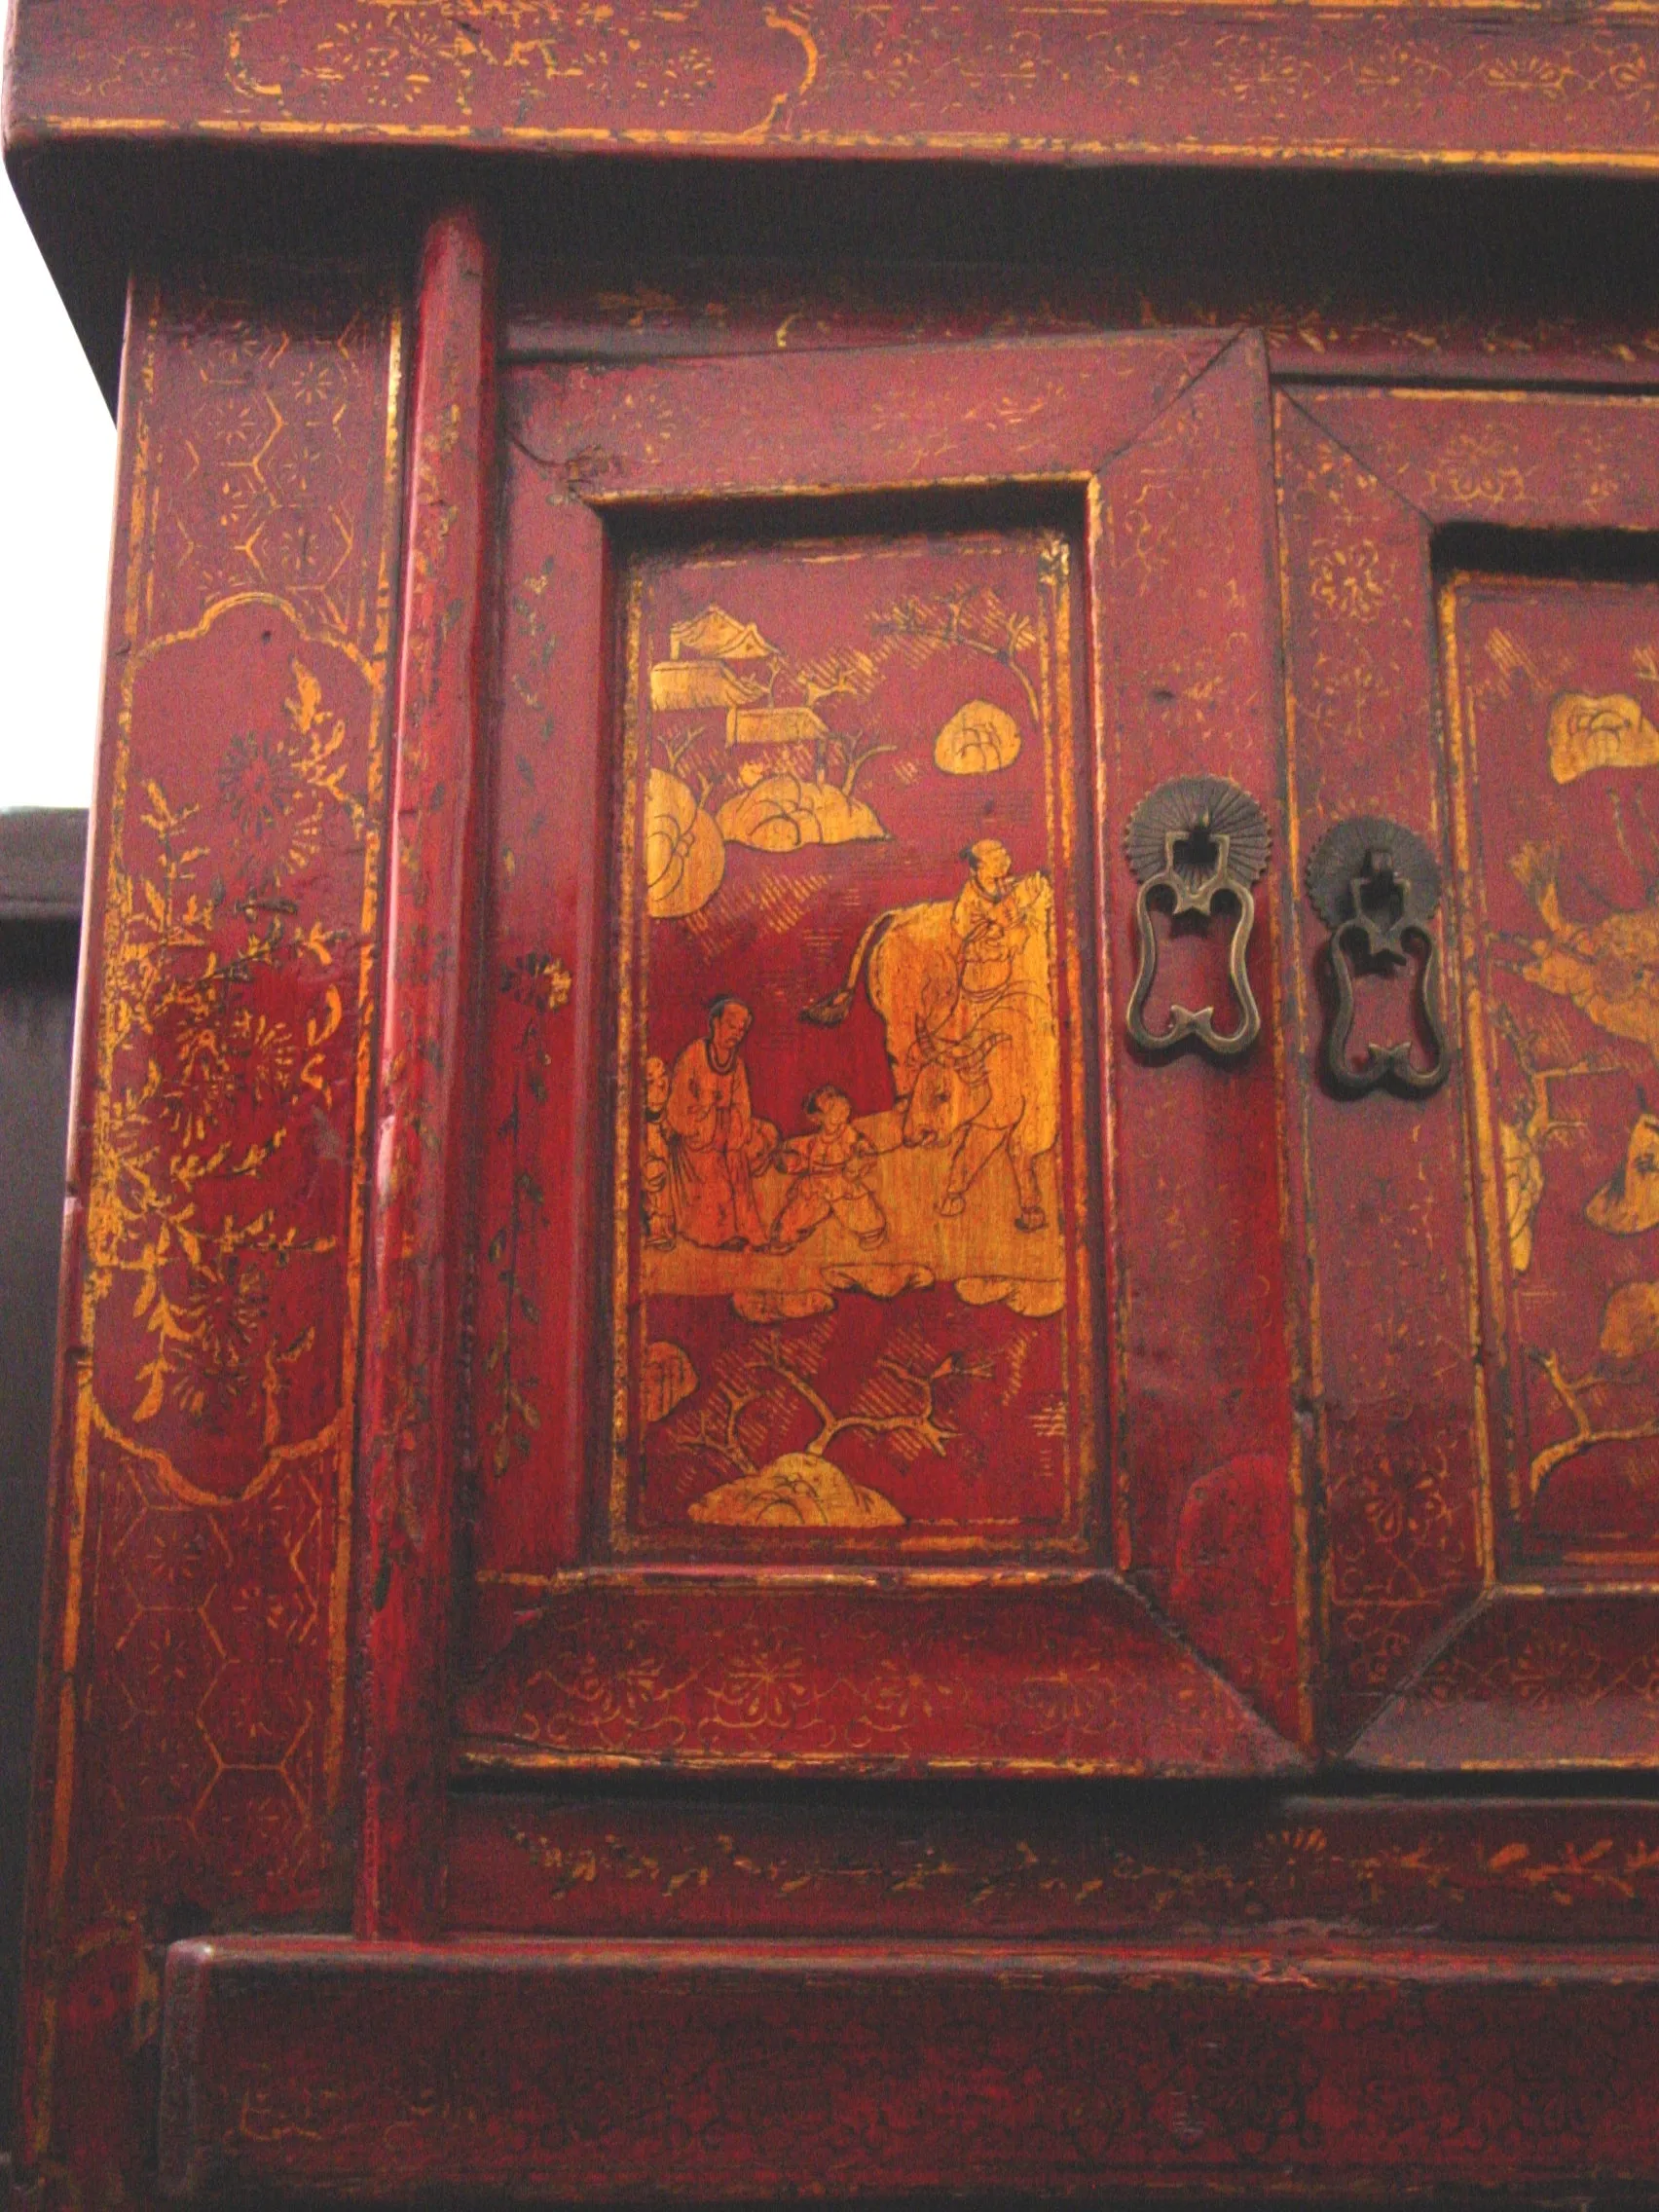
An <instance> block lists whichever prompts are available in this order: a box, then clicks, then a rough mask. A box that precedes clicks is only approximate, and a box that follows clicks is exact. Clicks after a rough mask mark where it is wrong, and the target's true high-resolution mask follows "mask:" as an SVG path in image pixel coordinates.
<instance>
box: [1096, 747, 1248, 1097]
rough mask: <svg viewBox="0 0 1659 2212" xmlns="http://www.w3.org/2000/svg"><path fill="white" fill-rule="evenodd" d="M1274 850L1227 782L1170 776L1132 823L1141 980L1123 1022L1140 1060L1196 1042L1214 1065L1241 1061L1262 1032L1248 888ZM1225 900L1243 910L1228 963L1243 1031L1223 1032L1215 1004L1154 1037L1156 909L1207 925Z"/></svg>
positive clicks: (1182, 1015) (1128, 848)
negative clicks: (1149, 1015) (1149, 1018)
mask: <svg viewBox="0 0 1659 2212" xmlns="http://www.w3.org/2000/svg"><path fill="white" fill-rule="evenodd" d="M1271 850H1272V832H1271V831H1270V830H1269V828H1268V818H1267V816H1266V815H1265V814H1264V813H1263V812H1262V810H1261V808H1260V807H1259V806H1258V805H1257V803H1256V801H1255V800H1254V799H1253V798H1252V797H1251V796H1250V794H1249V793H1248V792H1247V791H1244V790H1242V789H1241V788H1240V787H1239V786H1238V785H1237V784H1235V783H1232V782H1230V781H1229V780H1228V778H1227V777H1225V776H1176V777H1173V778H1172V779H1171V780H1170V781H1169V782H1168V783H1166V784H1160V785H1159V786H1158V787H1157V789H1156V790H1154V791H1150V792H1148V793H1147V795H1146V796H1145V798H1143V799H1142V800H1141V802H1140V804H1139V805H1138V806H1137V807H1136V808H1135V810H1134V812H1133V814H1131V815H1130V817H1129V825H1128V829H1127V830H1126V831H1125V832H1124V852H1125V853H1126V855H1127V858H1128V863H1129V866H1130V868H1131V869H1132V870H1133V872H1134V875H1135V879H1136V881H1137V882H1138V883H1139V884H1140V897H1139V898H1138V899H1137V900H1136V902H1135V924H1136V928H1137V929H1138V931H1139V933H1140V972H1139V974H1138V975H1137V976H1136V977H1135V987H1134V989H1133V991H1132V992H1131V993H1130V994H1129V1008H1128V1014H1127V1016H1126V1023H1127V1028H1128V1032H1129V1036H1130V1037H1131V1039H1132V1040H1133V1041H1134V1043H1135V1044H1136V1045H1138V1046H1139V1047H1140V1049H1141V1051H1143V1052H1153V1053H1163V1052H1172V1051H1174V1050H1175V1049H1176V1047H1177V1046H1180V1045H1184V1044H1185V1043H1186V1042H1187V1040H1188V1039H1189V1038H1192V1039H1195V1040H1196V1041H1197V1043H1198V1044H1199V1045H1200V1046H1201V1047H1202V1048H1203V1050H1204V1051H1206V1052H1209V1053H1212V1054H1213V1055H1214V1057H1215V1058H1216V1059H1218V1060H1234V1059H1236V1058H1237V1057H1238V1056H1239V1054H1240V1053H1242V1052H1247V1051H1249V1050H1250V1047H1251V1046H1252V1045H1253V1044H1254V1043H1255V1041H1256V1039H1257V1037H1258V1036H1259V1035H1260V1034H1261V1028H1262V1016H1261V1013H1260V1010H1259V1009H1258V1008H1257V1005H1256V1001H1255V997H1254V995H1253V993H1252V992H1251V989H1250V979H1249V977H1248V976H1247V975H1246V974H1245V972H1244V955H1245V953H1246V951H1247V950H1248V948H1249V943H1250V931H1251V929H1252V927H1253V926H1254V924H1255V919H1256V902H1255V898H1254V896H1253V894H1252V891H1251V886H1252V885H1253V884H1254V883H1255V881H1256V879H1257V878H1258V877H1259V876H1260V874H1261V872H1262V870H1263V869H1264V868H1265V867H1266V866H1267V865H1268V854H1269V852H1270V851H1271ZM1218 899H1230V900H1231V901H1232V902H1233V903H1234V904H1235V906H1236V907H1237V909H1238V912H1237V919H1236V920H1235V922H1234V925H1233V940H1232V943H1231V944H1230V945H1229V947H1228V955H1227V973H1228V977H1229V980H1230V981H1231V983H1232V985H1233V993H1234V997H1235V1000H1236V1001H1237V1004H1238V1013H1239V1021H1238V1026H1237V1028H1236V1029H1231V1030H1218V1029H1217V1028H1216V1025H1215V1009H1214V1007H1213V1006H1206V1007H1200V1008H1199V1010H1198V1013H1197V1014H1194V1013H1193V1012H1192V1011H1191V1009H1189V1008H1187V1007H1184V1006H1172V1007H1171V1008H1170V1009H1169V1022H1168V1026H1167V1027H1166V1028H1165V1029H1163V1030H1162V1031H1161V1033H1160V1034H1158V1035H1154V1033H1153V1032H1152V1031H1151V1030H1150V1029H1148V1028H1147V1026H1146V1023H1145V1021H1144V1020H1143V1018H1142V1016H1143V1014H1144V1013H1145V1011H1146V1002H1147V1000H1148V998H1149V997H1150V996H1151V994H1152V986H1153V983H1154V982H1155V980H1156V979H1157V976H1158V936H1157V932H1156V931H1155V930H1154V928H1153V922H1152V907H1153V902H1154V900H1157V902H1158V903H1159V904H1160V905H1162V906H1165V907H1166V909H1167V911H1168V914H1169V917H1170V919H1171V920H1172V921H1173V920H1175V919H1176V918H1177V917H1178V916H1180V915H1182V914H1199V915H1202V916H1204V917H1205V918H1207V917H1208V916H1209V915H1210V913H1211V912H1212V911H1213V910H1214V906H1215V902H1216V901H1217V900H1218Z"/></svg>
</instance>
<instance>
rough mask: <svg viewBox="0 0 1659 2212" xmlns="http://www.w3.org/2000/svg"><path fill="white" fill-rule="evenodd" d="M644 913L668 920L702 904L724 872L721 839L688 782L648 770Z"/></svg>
mask: <svg viewBox="0 0 1659 2212" xmlns="http://www.w3.org/2000/svg"><path fill="white" fill-rule="evenodd" d="M724 874H725V841H724V839H723V838H722V837H721V835H720V832H719V828H718V827H717V825H716V822H715V819H714V816H713V815H711V814H709V813H708V812H707V811H706V810H705V809H704V808H703V807H702V806H701V805H700V804H699V803H698V800H697V796H696V793H694V792H693V791H692V789H691V787H690V785H689V784H687V783H684V782H682V779H681V778H680V777H679V776H674V775H670V774H669V772H668V770H667V769H666V768H653V769H652V770H651V772H650V775H649V777H648V778H647V779H646V784H645V910H646V912H647V913H648V914H649V915H650V916H651V919H652V920H653V921H658V922H664V921H673V920H674V919H675V918H676V917H677V916H679V915H682V914H694V913H695V912H696V911H697V909H698V907H699V906H706V905H707V904H708V903H709V901H710V900H711V899H712V898H713V897H714V895H715V893H716V892H717V891H718V890H719V887H720V879H721V877H722V876H723V875H724Z"/></svg>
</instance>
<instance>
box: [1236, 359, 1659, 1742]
mask: <svg viewBox="0 0 1659 2212" xmlns="http://www.w3.org/2000/svg"><path fill="white" fill-rule="evenodd" d="M1303 409H1305V410H1306V412H1301V411H1299V410H1303ZM1309 418H1311V421H1310V420H1309ZM1655 420H1656V418H1655V415H1654V411H1653V407H1652V403H1650V402H1646V401H1625V400H1619V401H1615V400H1590V399H1579V400H1571V401H1567V400H1562V399H1559V398H1554V397H1549V396H1537V397H1531V396H1520V395H1514V394H1507V395H1501V396H1493V397H1492V398H1484V399H1475V398H1471V397H1469V396H1466V395H1458V396H1456V397H1441V398H1438V399H1437V398H1434V397H1432V396H1426V395H1413V394H1395V395H1390V394H1383V393H1377V394H1370V395H1355V394H1351V393H1334V394H1325V393H1320V394H1314V395H1309V396H1307V397H1305V398H1304V400H1302V401H1301V402H1299V403H1298V407H1295V408H1293V407H1290V406H1288V405H1287V406H1285V407H1284V408H1283V409H1282V410H1281V416H1280V431H1281V455H1282V465H1283V470H1284V477H1285V488H1286V489H1285V516H1286V537H1285V566H1286V577H1287V603H1288V604H1289V605H1290V606H1291V608H1292V609H1293V613H1292V621H1291V629H1292V637H1293V645H1292V691H1293V696H1294V698H1295V702H1296V708H1297V721H1296V731H1297V734H1296V743H1295V777H1296V794H1297V795H1296V819H1297V831H1298V835H1299V840H1300V843H1301V846H1302V848H1303V851H1304V853H1305V854H1306V852H1307V851H1308V850H1309V847H1310V846H1311V845H1312V844H1313V842H1314V840H1316V839H1317V838H1318V837H1319V836H1320V835H1321V834H1323V833H1324V832H1325V831H1326V830H1328V829H1329V828H1330V826H1331V824H1332V823H1333V822H1334V821H1335V820H1337V819H1339V818H1340V817H1342V816H1343V815H1345V814H1347V813H1350V812H1351V813H1364V814H1367V815H1376V816H1391V817H1396V818H1398V819H1399V820H1400V821H1402V822H1404V823H1406V824H1407V825H1409V826H1411V827H1413V828H1415V829H1417V830H1419V832H1421V833H1422V834H1423V836H1424V837H1425V838H1426V840H1427V842H1428V844H1429V847H1430V849H1431V851H1432V853H1433V855H1434V857H1435V859H1436V861H1437V862H1438V865H1439V866H1440V867H1441V869H1443V871H1444V876H1445V882H1446V887H1447V897H1446V900H1445V911H1444V912H1443V914H1442V915H1441V916H1440V917H1438V918H1437V919H1436V921H1435V923H1434V925H1433V928H1434V929H1435V931H1436V932H1437V933H1439V936H1438V942H1439V944H1440V947H1441V949H1442V950H1443V953H1444V955H1445V958H1446V960H1447V967H1446V972H1445V973H1446V981H1445V1006H1446V1014H1447V1019H1448V1022H1449V1025H1450V1027H1451V1029H1452V1031H1453V1033H1454V1035H1455V1038H1456V1053H1457V1065H1456V1070H1455V1074H1454V1079H1453V1081H1452V1082H1450V1083H1449V1084H1448V1085H1447V1086H1446V1088H1444V1089H1442V1090H1440V1091H1438V1092H1436V1093H1435V1094H1434V1095H1433V1096H1432V1097H1428V1098H1422V1099H1402V1098H1400V1097H1397V1096H1391V1095H1390V1094H1389V1093H1388V1092H1387V1091H1385V1090H1381V1089H1379V1090H1375V1091H1373V1092H1371V1093H1370V1094H1369V1095H1368V1096H1366V1097H1364V1098H1361V1099H1348V1098H1343V1097H1340V1096H1338V1095H1337V1094H1336V1093H1335V1092H1334V1091H1333V1090H1332V1089H1331V1088H1329V1087H1328V1086H1327V1087H1325V1088H1312V1089H1310V1090H1309V1096H1308V1102H1307V1116H1306V1136H1307V1153H1306V1160H1307V1166H1308V1172H1309V1185H1310V1194H1311V1215H1312V1218H1313V1220H1314V1222H1315V1224H1316V1228H1315V1234H1314V1245H1313V1248H1314V1251H1315V1254H1316V1260H1317V1266H1318V1270H1319V1289H1320V1316H1319V1342H1320V1347H1321V1358H1322V1370H1321V1378H1322V1388H1323V1399H1322V1411H1323V1416H1324V1447H1325V1482H1326V1496H1327V1514H1328V1525H1329V1543H1330V1559H1331V1578H1330V1588H1329V1593H1328V1605H1329V1622H1330V1631H1331V1634H1330V1647H1329V1648H1330V1662H1331V1666H1330V1673H1331V1706H1332V1712H1333V1714H1334V1715H1335V1716H1336V1725H1337V1727H1338V1728H1339V1729H1340V1730H1341V1731H1342V1732H1343V1733H1347V1732H1348V1731H1350V1730H1351V1729H1353V1728H1356V1727H1357V1728H1359V1729H1360V1731H1361V1732H1360V1734H1359V1737H1358V1741H1357V1745H1356V1747H1355V1748H1356V1751H1357V1753H1358V1755H1359V1756H1360V1757H1361V1758H1364V1759H1375V1760H1378V1761H1380V1762H1382V1763H1385V1764H1390V1765H1393V1764H1404V1765H1439V1764H1451V1765H1458V1764H1472V1765H1489V1764H1495V1765H1529V1764H1534V1763H1541V1764H1572V1765H1576V1764H1587V1763H1604V1762H1611V1763H1628V1762H1641V1763H1646V1762H1648V1761H1650V1760H1651V1759H1652V1758H1653V1756H1654V1754H1655V1749H1656V1746H1659V1736H1656V1734H1655V1729H1654V1720H1655V1714H1656V1713H1659V1590H1653V1589H1652V1585H1653V1584H1654V1582H1655V1579H1656V1578H1655V1573H1654V1568H1655V1564H1656V1553H1655V1536H1656V1532H1659V1519H1656V1513H1659V1508H1656V1498H1659V1491H1656V1489H1655V1472H1654V1471H1655V1467H1656V1466H1659V1454H1656V1450H1655V1445H1656V1441H1659V1381H1656V1379H1655V1376H1654V1373H1653V1353H1654V1348H1655V1346H1656V1345H1659V1330H1656V1329H1655V1326H1654V1322H1653V1318H1652V1316H1653V1314H1654V1313H1655V1311H1659V1304H1656V1300H1659V1293H1655V1291H1654V1290H1653V1288H1652V1281H1651V1278H1652V1276H1653V1274H1654V1259H1653V1256H1652V1255H1651V1254H1650V1253H1649V1250H1648V1247H1649V1245H1651V1244H1652V1243H1653V1241H1654V1235H1653V1233H1654V1230H1655V1228H1656V1227H1659V1203H1656V1202H1655V1200H1654V1199H1653V1198H1652V1197H1651V1196H1650V1195H1649V1179H1650V1173H1651V1168H1650V1160H1651V1156H1652V1155H1653V1154H1654V1152H1655V1149H1656V1146H1655V1135H1654V1129H1653V1126H1652V1117H1651V1115H1650V1113H1649V1110H1648V1103H1647V1101H1648V1095H1649V1090H1650V1088H1651V1085H1652V1080H1653V1078H1652V1068H1653V1059H1654V1051H1653V1047H1654V1042H1655V1041H1656V1040H1659V1014H1656V1012H1655V1009H1656V1008H1659V997H1656V996H1655V994H1654V990H1653V987H1652V983H1651V975H1652V973H1653V970H1654V965H1655V964H1654V961H1653V956H1652V953H1651V952H1650V950H1649V947H1648V940H1649V939H1650V938H1651V937H1652V935H1653V929H1652V904H1651V896H1652V895H1651V883H1652V881H1653V877H1654V872H1655V870H1654V848H1653V845H1652V841H1651V838H1650V836H1649V833H1648V830H1647V828H1646V822H1647V815H1648V810H1649V806H1650V801H1649V798H1648V795H1647V791H1646V785H1647V782H1648V780H1649V779H1648V775H1647V770H1648V769H1649V767H1650V766H1651V765H1652V764H1654V762H1655V761H1659V736H1656V735H1655V733H1654V729H1653V725H1652V723H1651V721H1650V719H1648V714H1647V711H1646V708H1645V706H1644V699H1645V697H1646V694H1647V692H1648V690H1649V689H1650V688H1651V684H1652V676H1651V675H1650V673H1649V672H1650V671H1651V670H1654V669H1655V662H1654V653H1655V649H1656V647H1659V629H1656V627H1655V624H1656V622H1659V588H1656V587H1655V585H1654V584H1653V583H1652V582H1651V581H1650V580H1647V579H1648V578H1649V577H1650V575H1651V566H1650V563H1651V553H1650V544H1651V541H1650V540H1649V539H1647V538H1646V537H1645V536H1643V535H1640V534H1641V532H1642V531H1643V530H1644V529H1645V528H1646V527H1648V526H1650V525H1651V524H1652V523H1653V521H1654V520H1655V518H1656V516H1659V484H1656V483H1655V482H1654V481H1653V477H1654V468H1653V461H1652V445H1653V440H1652V425H1653V424H1654V422H1655ZM1314 424H1317V425H1318V426H1317V427H1316V428H1315V427H1314ZM1608 525H1615V526H1616V527H1617V529H1618V531H1619V532H1620V533H1621V534H1623V535H1619V536H1617V537H1613V536H1610V535H1608V534H1607V526H1608ZM1437 623H1438V635H1437V629H1436V625H1437ZM1303 914H1304V922H1305V926H1306V929H1307V933H1308V948H1307V957H1306V959H1305V962H1304V967H1305V970H1307V969H1309V968H1311V972H1312V973H1315V974H1317V975H1319V977H1320V978H1321V981H1322V982H1323V983H1324V984H1325V985H1326V986H1327V996H1328V995H1329V993H1328V984H1329V979H1330V974H1331V971H1330V956H1329V954H1328V953H1323V954H1321V953H1320V951H1319V949H1318V948H1319V946H1320V942H1321V939H1322V935H1323V933H1322V931H1321V929H1320V927H1319V925H1318V924H1316V923H1315V922H1314V920H1313V917H1312V915H1311V913H1310V912H1309V911H1308V910H1307V908H1306V907H1305V908H1304V909H1303ZM1321 962H1322V966H1320V965H1319V963H1321ZM1408 988H1409V978H1408V977H1401V979H1400V981H1399V982H1398V983H1397V984H1396V985H1395V986H1394V988H1393V991H1392V995H1391V999H1390V994H1389V992H1388V991H1387V990H1386V989H1384V990H1382V991H1380V992H1379V993H1378V994H1376V1001H1375V1003H1376V1006H1377V1011H1378V1016H1379V1018H1382V1017H1383V1015H1384V1014H1386V1015H1387V1017H1388V1018H1391V1019H1392V1020H1393V1021H1394V1022H1395V1023H1396V1024H1397V1023H1398V1022H1399V1021H1400V1020H1401V1019H1402V1017H1403V1014H1402V1004H1401V1001H1402V998H1403V995H1404V991H1405V990H1406V989H1408ZM1324 1011H1325V1010H1322V1009H1321V1008H1319V1007H1318V1006H1317V1005H1314V1004H1309V1005H1306V1006H1305V1009H1304V1013H1305V1016H1306V1020H1307V1040H1306V1041H1307V1049H1308V1051H1309V1052H1310V1053H1311V1052H1312V1051H1315V1050H1316V1049H1317V1046H1318V1031H1319V1027H1320V1021H1321V1018H1322V1015H1323V1013H1324ZM1650 1592H1651V1594H1650ZM1380 1698H1382V1699H1386V1700H1387V1701H1388V1702H1385V1703H1383V1704H1382V1705H1381V1706H1380V1705H1379V1699H1380Z"/></svg>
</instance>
